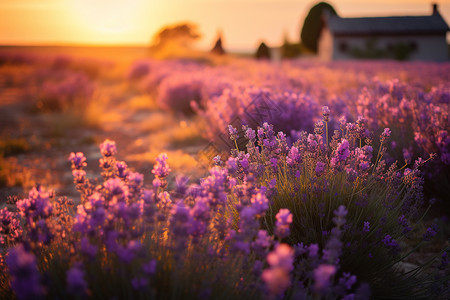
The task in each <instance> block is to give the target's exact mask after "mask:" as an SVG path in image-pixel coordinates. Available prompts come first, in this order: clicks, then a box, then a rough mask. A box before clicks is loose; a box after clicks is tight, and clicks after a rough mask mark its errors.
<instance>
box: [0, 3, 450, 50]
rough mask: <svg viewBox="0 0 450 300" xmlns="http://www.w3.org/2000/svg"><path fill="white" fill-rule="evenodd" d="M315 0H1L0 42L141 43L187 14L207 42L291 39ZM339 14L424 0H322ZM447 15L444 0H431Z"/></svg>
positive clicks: (407, 8)
mask: <svg viewBox="0 0 450 300" xmlns="http://www.w3.org/2000/svg"><path fill="white" fill-rule="evenodd" d="M317 2H319V1H309V0H308V1H301V0H2V1H1V2H0V44H3V45H5V44H8V45H14V44H18V45H30V44H33V45H36V44H132V45H146V44H148V42H149V41H150V39H151V37H152V36H153V35H154V34H155V32H157V31H158V29H159V28H161V27H162V26H164V25H166V24H171V23H176V22H180V21H191V22H194V23H197V24H198V25H199V29H200V31H201V33H202V34H203V38H202V40H201V41H200V42H199V44H198V45H199V46H200V47H202V48H205V47H210V46H211V45H212V44H213V42H214V39H215V38H216V36H217V32H218V31H219V30H221V31H222V32H223V35H224V44H225V47H227V48H232V49H250V48H254V47H255V46H256V45H257V44H258V43H259V42H260V41H262V40H264V41H266V42H267V43H268V44H269V45H271V46H276V45H278V44H280V43H281V42H282V41H283V36H284V34H287V35H288V36H289V38H290V40H291V41H298V39H299V31H300V28H301V26H302V24H303V19H304V17H305V16H306V14H307V13H308V11H309V9H310V8H311V7H312V6H313V5H314V4H315V3H317ZM328 2H329V3H330V4H332V5H333V7H334V8H335V9H336V10H337V12H338V14H339V15H341V16H343V17H356V16H387V15H428V14H431V3H432V2H433V1H430V0H412V1H406V0H391V1H388V0H367V1H363V0H361V1H358V0H339V1H338V0H335V1H328ZM436 2H438V3H439V11H440V12H441V14H442V16H443V17H444V19H445V20H446V21H447V23H450V0H441V1H436Z"/></svg>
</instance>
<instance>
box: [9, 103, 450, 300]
mask: <svg viewBox="0 0 450 300" xmlns="http://www.w3.org/2000/svg"><path fill="white" fill-rule="evenodd" d="M328 115H329V110H327V109H325V110H324V120H326V119H327V116H328ZM325 124H326V123H325ZM362 124H363V123H361V122H359V123H357V124H356V125H355V124H345V126H346V127H345V129H344V130H343V132H342V136H341V135H337V134H336V135H335V136H334V137H333V138H332V139H331V141H330V142H329V141H328V139H326V138H325V139H324V138H323V137H322V134H324V135H325V136H326V134H325V133H324V132H321V130H323V128H322V129H321V126H320V124H317V125H316V129H315V133H314V134H310V135H309V136H307V137H306V135H305V134H303V136H304V137H305V138H302V139H300V140H299V141H297V142H295V143H294V145H293V146H292V147H288V146H287V144H286V139H285V135H284V134H283V133H279V134H277V135H275V134H274V132H273V129H272V127H271V126H270V125H268V124H264V126H263V127H262V128H259V129H258V131H257V132H254V131H252V129H249V128H245V129H246V136H247V138H249V140H250V143H249V144H248V147H247V151H248V152H247V153H245V152H243V151H241V152H238V151H237V150H234V151H232V156H231V157H230V158H229V159H228V160H227V162H226V165H225V166H224V167H221V166H215V167H212V168H211V170H210V175H209V176H207V177H205V178H203V179H202V180H201V181H200V183H199V184H197V185H191V186H188V185H187V181H186V180H182V179H177V180H176V184H175V187H174V189H173V190H170V189H169V188H168V187H169V186H170V185H169V181H170V180H171V179H170V178H171V177H170V172H171V170H170V166H169V163H168V162H169V161H168V157H167V156H166V155H165V154H161V155H160V156H159V157H158V158H157V159H156V164H155V165H154V166H153V170H152V174H153V176H154V178H153V181H152V184H151V185H150V186H149V187H146V186H145V184H144V176H143V175H142V174H139V173H136V172H133V171H132V170H131V169H129V168H128V166H127V164H126V163H125V162H122V161H118V160H117V159H116V154H117V148H116V144H115V142H113V141H110V140H106V141H105V142H104V143H102V144H101V145H100V151H101V154H102V157H101V158H100V160H99V163H100V167H101V169H102V173H101V178H88V177H87V175H86V172H85V171H84V169H85V168H86V157H85V156H84V154H83V153H80V152H78V153H71V154H70V156H69V161H70V162H71V165H72V173H73V176H74V183H75V185H76V187H77V190H78V191H79V192H80V196H81V197H80V200H79V204H78V205H77V206H76V208H74V204H73V202H72V201H71V200H68V199H67V198H57V197H56V196H55V194H54V193H53V192H46V191H45V190H44V189H43V188H42V187H40V186H38V187H36V188H33V189H32V190H31V191H30V193H29V196H28V198H27V199H23V200H20V201H17V203H16V209H17V212H12V211H9V209H7V208H4V209H2V210H1V211H0V220H1V222H0V238H1V239H0V242H1V245H2V247H1V248H0V249H1V255H2V256H1V257H0V268H1V269H2V272H1V273H0V274H1V275H0V280H1V282H2V285H1V288H0V295H2V297H11V294H12V293H14V294H15V295H16V297H18V298H19V299H27V298H30V297H31V295H32V296H33V297H35V298H36V297H37V298H38V297H42V298H44V297H46V298H68V297H69V298H70V297H79V298H112V297H122V296H124V295H125V297H127V298H146V299H166V298H173V299H178V298H209V299H231V298H232V299H261V298H265V297H266V298H267V299H273V298H277V297H282V298H286V299H298V298H312V297H316V298H320V297H321V298H344V299H351V298H353V297H354V298H361V299H367V298H368V297H369V295H370V288H369V286H368V285H367V284H365V283H363V282H362V281H364V280H368V283H369V284H370V285H371V286H372V288H373V290H374V295H375V296H380V295H381V296H382V295H383V293H380V290H379V284H380V283H379V281H380V280H381V281H382V279H383V278H380V277H379V275H380V273H381V271H382V270H385V272H387V270H393V266H392V264H393V263H395V262H396V261H400V260H401V258H402V257H401V256H399V255H403V254H404V252H402V248H401V245H400V242H401V239H403V238H404V237H406V236H408V234H410V232H411V229H412V228H413V227H414V226H415V225H416V224H418V223H419V220H417V219H416V218H417V217H416V215H417V210H416V208H417V207H416V205H417V203H419V202H420V200H421V198H420V195H421V193H420V184H421V182H420V176H419V175H420V174H419V171H418V169H417V167H414V168H413V169H411V170H407V169H405V171H404V172H403V174H401V173H400V170H396V169H395V168H396V167H395V165H394V166H393V167H390V168H387V169H386V166H385V165H384V163H383V160H382V155H383V153H384V151H385V150H384V149H381V150H380V152H379V155H377V157H376V159H375V160H374V161H373V162H372V160H371V156H370V150H369V145H364V146H362V145H359V142H360V141H359V140H360V139H361V138H362V136H361V134H363V131H362V130H361V129H362V127H361V126H362ZM230 131H231V132H232V133H233V135H232V137H233V139H236V138H237V136H236V131H235V130H232V128H230ZM388 135H389V131H388V130H386V131H385V132H384V133H383V135H382V145H383V144H384V142H385V140H386V138H387V137H388ZM255 143H257V144H255ZM215 161H216V163H218V164H219V165H220V164H221V161H220V160H218V159H216V160H215ZM77 202H78V201H77ZM412 221H415V223H413V222H412ZM436 231H437V229H436V228H435V227H430V228H428V229H427V230H426V232H425V233H424V236H423V239H424V240H425V241H428V240H429V239H430V237H432V236H433V235H435V234H436ZM355 253H357V254H364V255H363V256H361V257H358V256H356V254H355ZM369 253H370V254H371V256H372V257H373V259H374V260H376V261H377V262H378V263H379V264H378V265H373V264H372V263H371V262H370V260H369V259H368V257H367V255H366V254H369ZM381 255H384V256H385V257H384V258H383V257H381ZM443 259H444V260H443V263H442V264H441V265H440V266H439V267H440V268H441V269H442V270H443V271H439V272H441V273H442V272H445V268H446V263H445V257H443ZM356 262H359V263H367V267H369V268H370V272H368V271H367V270H366V271H363V270H361V269H360V268H358V265H357V264H356ZM365 266H366V265H365ZM419 270H420V268H419ZM350 272H351V273H350ZM372 272H373V274H372ZM441 273H438V272H437V273H436V272H435V273H434V275H433V276H436V277H434V278H435V283H437V285H433V286H432V287H437V288H441V290H440V293H441V295H444V294H445V293H448V286H447V288H446V285H445V284H446V282H447V281H448V278H447V277H442V276H441V275H442V274H441ZM439 276H440V277H439ZM417 278H419V279H421V278H420V276H413V277H412V279H413V282H414V283H416V281H414V280H416V279H417ZM410 279H411V278H410ZM370 280H373V281H370ZM405 281H406V282H407V283H411V280H405ZM399 282H400V283H401V281H396V282H395V283H399ZM384 283H386V282H384ZM440 283H442V284H441V285H439V284H440ZM400 287H403V285H401V286H400ZM386 288H387V289H388V291H393V288H392V289H391V290H389V289H390V288H391V286H389V285H388V286H384V287H383V289H386ZM397 288H398V286H397ZM429 288H430V284H426V282H424V281H419V285H415V287H414V289H413V290H411V291H409V292H413V293H405V291H404V290H400V291H397V292H398V293H397V294H393V295H400V296H401V297H405V295H408V296H410V295H417V293H418V292H422V291H424V290H426V291H427V292H428V291H429ZM438 291H439V290H438ZM414 292H416V294H414Z"/></svg>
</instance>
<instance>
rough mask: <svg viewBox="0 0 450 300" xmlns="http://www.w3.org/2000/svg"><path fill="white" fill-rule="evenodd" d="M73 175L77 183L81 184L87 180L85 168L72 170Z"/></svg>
mask: <svg viewBox="0 0 450 300" xmlns="http://www.w3.org/2000/svg"><path fill="white" fill-rule="evenodd" d="M72 175H73V182H74V183H75V184H81V183H83V182H84V181H85V179H86V172H85V171H84V170H78V169H75V170H72Z"/></svg>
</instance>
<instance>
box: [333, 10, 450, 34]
mask: <svg viewBox="0 0 450 300" xmlns="http://www.w3.org/2000/svg"><path fill="white" fill-rule="evenodd" d="M326 20H327V24H328V28H329V29H330V31H331V32H332V33H333V34H335V35H383V34H389V35H392V34H433V33H446V32H447V31H449V30H450V29H449V27H448V25H447V23H446V22H445V21H444V19H443V18H442V16H441V15H440V14H439V13H434V14H432V15H430V16H399V17H366V18H340V17H338V16H336V15H327V16H326Z"/></svg>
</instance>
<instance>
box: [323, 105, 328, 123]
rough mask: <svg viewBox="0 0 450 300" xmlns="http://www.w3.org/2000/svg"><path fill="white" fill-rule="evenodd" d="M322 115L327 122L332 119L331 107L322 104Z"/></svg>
mask: <svg viewBox="0 0 450 300" xmlns="http://www.w3.org/2000/svg"><path fill="white" fill-rule="evenodd" d="M322 115H323V120H324V121H325V122H328V121H330V109H329V108H328V106H322Z"/></svg>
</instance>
